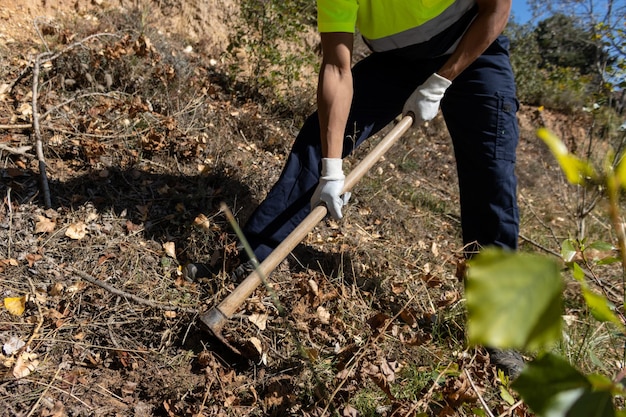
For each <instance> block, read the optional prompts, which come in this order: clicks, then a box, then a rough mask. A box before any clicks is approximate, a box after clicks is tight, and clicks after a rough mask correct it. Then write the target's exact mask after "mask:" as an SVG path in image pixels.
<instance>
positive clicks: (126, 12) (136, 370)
mask: <svg viewBox="0 0 626 417" xmlns="http://www.w3.org/2000/svg"><path fill="white" fill-rule="evenodd" d="M137 4H139V3H138V2H135V1H132V2H130V1H128V2H127V1H125V0H120V1H119V2H113V1H106V0H103V1H97V0H96V1H82V0H72V1H65V0H62V1H57V2H39V1H37V0H28V1H17V0H8V1H3V4H2V6H0V60H2V62H3V66H2V67H1V68H0V109H1V111H0V145H1V146H2V147H1V148H0V155H1V156H2V165H1V166H0V175H1V176H2V182H1V183H0V195H1V196H2V199H3V200H2V204H1V205H0V241H1V242H4V243H3V244H2V245H0V289H1V290H2V296H3V297H4V299H5V302H6V300H7V299H8V300H10V304H11V303H13V304H12V305H13V306H14V305H17V309H15V308H14V307H12V308H11V309H7V308H3V309H2V310H0V343H2V344H3V347H4V353H3V355H2V356H0V359H2V364H1V365H0V372H1V373H2V382H1V383H0V403H1V404H2V405H1V406H0V410H2V411H0V413H2V414H4V415H41V416H64V415H69V416H78V415H95V416H104V415H119V416H122V415H134V416H149V415H159V416H192V415H193V416H202V415H204V416H209V415H211V416H226V415H233V416H243V415H251V416H260V415H276V416H282V415H307V416H321V415H328V414H324V413H325V412H326V413H328V412H334V413H335V414H334V415H357V414H356V413H357V411H358V413H360V414H359V415H386V416H390V415H416V413H418V412H421V413H426V415H436V416H447V415H455V413H456V415H472V413H473V411H472V410H473V409H475V408H480V407H481V405H480V403H479V402H478V396H479V395H480V396H481V397H484V398H485V399H486V400H487V401H488V404H489V407H491V408H492V410H493V411H494V412H497V413H498V414H499V413H502V412H505V411H507V410H511V413H514V414H513V415H516V416H525V415H528V414H527V411H526V409H525V407H524V406H523V405H519V404H515V405H511V404H508V403H507V402H505V401H504V400H503V399H502V398H501V397H500V395H499V385H500V384H501V381H500V380H499V379H498V377H497V374H496V371H495V370H494V369H493V367H491V366H490V365H489V363H488V357H487V355H486V353H485V352H484V351H482V350H481V349H470V348H467V347H466V346H465V343H464V332H463V321H464V307H463V290H462V285H461V282H460V280H459V277H458V276H457V275H458V274H457V268H460V265H461V264H462V260H461V247H460V245H461V242H460V234H459V216H458V207H457V206H458V204H457V200H458V193H457V188H456V172H455V165H454V159H453V154H452V149H451V144H450V140H449V137H448V135H447V133H446V129H445V125H444V122H443V120H442V119H441V117H440V116H439V117H438V118H437V119H435V120H434V121H433V122H432V123H430V124H429V125H428V126H426V127H424V128H421V129H418V130H416V131H415V132H412V133H411V134H410V135H406V136H405V137H404V138H402V139H401V140H400V141H399V143H397V144H396V145H395V146H394V148H392V150H391V151H390V152H389V153H388V154H387V155H386V156H385V157H384V158H383V159H382V160H381V161H380V163H379V164H377V166H376V168H375V169H374V170H372V172H370V173H369V174H368V175H367V176H366V178H364V180H363V181H361V183H359V184H358V186H357V187H356V189H355V190H354V193H353V199H352V201H351V204H350V205H349V206H348V207H347V209H346V214H345V219H344V220H343V221H342V222H341V223H337V222H334V221H332V220H325V221H324V222H322V223H321V224H320V225H319V226H318V227H317V228H316V229H315V230H314V231H313V232H312V233H311V234H310V235H309V236H308V237H307V238H306V239H305V240H304V241H303V242H302V244H301V245H300V246H299V247H298V248H297V249H296V250H295V251H294V253H293V254H291V255H290V256H289V257H288V258H287V260H286V261H285V262H283V263H282V264H281V265H280V266H279V268H278V269H277V271H276V272H275V273H274V274H273V275H272V276H271V280H270V281H271V283H270V284H269V285H268V288H265V287H262V288H259V289H258V290H257V291H255V293H254V294H253V295H252V296H251V297H250V298H249V300H248V301H247V302H246V303H245V304H244V305H243V306H242V308H241V311H240V312H238V313H237V314H236V317H235V318H234V319H233V320H231V321H230V322H229V323H228V325H227V326H226V328H225V329H224V335H225V336H226V337H227V339H228V340H230V341H232V343H234V344H237V345H238V346H240V347H241V348H242V349H245V350H244V353H245V355H244V356H243V357H240V356H236V355H233V354H232V352H230V351H229V350H228V349H225V348H224V346H223V345H221V344H220V343H219V342H217V341H216V340H214V339H213V338H210V337H209V336H208V335H206V334H205V333H204V332H203V331H202V329H201V328H200V327H199V326H198V324H197V323H196V318H197V313H198V312H201V311H204V310H206V309H207V308H210V307H212V306H214V305H216V304H217V303H219V302H220V301H221V300H223V299H224V297H225V296H226V295H227V294H228V293H229V292H230V291H231V290H232V289H233V288H234V287H235V285H236V283H233V282H231V281H230V279H229V277H228V273H227V272H228V271H230V270H231V269H232V268H233V267H234V266H235V265H236V262H237V261H236V259H237V252H236V251H237V249H236V243H237V238H236V236H235V233H234V231H233V228H232V226H231V225H230V224H229V222H228V219H227V216H226V214H225V212H224V209H223V207H224V206H223V205H222V204H225V206H226V207H228V209H229V210H231V211H232V212H233V213H234V216H235V217H236V219H237V220H238V221H239V222H240V223H242V222H244V221H245V219H246V218H247V216H248V215H249V214H250V212H251V211H252V210H253V209H254V207H255V205H256V204H257V203H258V202H259V201H260V200H261V199H262V198H263V196H264V194H265V193H266V192H267V191H268V189H269V187H270V186H271V184H272V183H273V182H274V181H275V179H276V178H277V177H278V175H279V173H280V169H281V167H282V164H283V163H284V160H285V156H286V152H287V151H288V149H289V146H290V143H291V141H292V140H293V137H294V136H295V134H296V133H297V129H298V124H297V123H296V120H301V119H302V117H304V113H302V112H301V113H298V112H297V111H295V110H294V111H293V113H292V115H290V116H285V114H284V113H277V112H272V111H271V109H270V108H268V106H267V103H264V102H262V101H260V100H254V99H250V98H249V97H245V96H242V95H241V93H240V92H239V91H238V90H237V89H236V88H235V86H234V85H233V84H232V78H231V77H230V76H231V75H232V74H229V69H228V66H227V65H226V64H225V56H224V48H225V46H226V43H227V40H228V25H227V24H226V23H224V22H232V20H231V19H235V18H236V13H235V12H236V10H235V4H234V2H233V1H231V0H213V1H209V2H199V1H198V2H192V1H189V2H176V1H163V2H153V3H146V4H144V5H142V6H140V7H136V6H137ZM200 5H204V6H200ZM48 49H49V50H50V51H53V54H51V55H42V54H44V53H45V52H46V51H47V50H48ZM33 63H38V64H39V65H34V64H33ZM35 67H38V68H39V74H37V73H36V71H33V69H34V68H35ZM34 82H37V83H38V85H39V88H38V89H37V91H36V94H35V96H36V98H37V101H36V103H37V107H35V108H34V109H33V107H32V104H33V92H32V86H33V83H34ZM312 100H313V97H312V96H307V97H303V98H302V102H303V103H305V105H303V106H302V108H310V103H312ZM292 116H293V117H292ZM519 118H520V126H521V137H520V145H519V152H518V155H519V163H518V176H519V185H520V187H519V191H520V205H521V211H522V219H523V222H522V234H523V239H522V242H521V243H522V247H523V249H525V250H533V251H534V250H542V251H544V252H545V251H547V252H550V251H552V252H558V251H559V246H558V245H559V241H558V239H556V236H566V235H567V230H568V229H569V228H570V227H571V223H569V222H570V219H569V215H568V213H569V210H570V208H568V201H566V199H564V198H563V189H564V185H563V181H562V178H561V174H560V172H559V170H558V167H557V166H556V164H555V163H554V161H553V158H552V157H551V155H550V154H549V152H548V151H547V149H546V148H545V146H544V145H543V144H542V143H541V142H540V141H539V140H538V139H537V138H536V136H535V133H534V132H535V130H536V129H537V128H538V127H539V126H542V125H546V126H548V127H550V128H551V129H553V130H555V131H556V132H558V133H559V134H561V135H562V136H563V137H566V138H567V139H568V140H573V141H576V140H578V138H582V137H584V135H585V129H584V123H583V121H579V120H576V121H574V120H573V119H572V118H570V117H566V116H563V115H559V114H553V113H551V112H550V111H543V112H538V110H537V109H535V108H531V107H528V106H523V107H522V109H521V112H520V114H519ZM35 120H36V121H37V122H38V124H39V129H37V126H36V125H35V124H34V123H33V122H34V121H35ZM574 122H576V123H574ZM579 122H580V123H583V124H580V125H579V124H577V123H579ZM38 135H40V137H41V139H42V142H43V146H42V151H43V156H44V157H45V165H46V167H47V180H48V182H49V191H50V201H51V204H50V207H46V204H45V195H44V194H45V193H44V191H45V189H44V188H42V186H41V184H40V180H41V177H40V172H41V170H40V167H41V165H40V164H39V163H38V161H37V157H36V156H37V153H36V151H37V149H36V148H35V147H34V145H35V141H36V139H37V137H38ZM379 139H380V138H379V137H377V138H373V139H372V140H371V141H370V142H369V143H368V144H366V145H364V146H363V147H362V148H361V149H359V150H358V151H357V152H356V154H355V155H353V156H352V157H351V158H350V159H349V161H347V163H348V166H350V165H351V164H355V163H357V162H358V160H360V159H361V158H362V157H363V156H364V155H365V154H366V152H367V151H368V150H369V149H371V148H372V147H373V146H374V145H375V144H376V143H377V141H378V140H379ZM546 225H549V228H547V227H546ZM190 261H193V262H197V261H201V262H206V263H209V264H211V265H213V266H214V268H215V271H216V274H215V276H213V277H211V278H210V279H203V280H201V281H200V282H193V283H190V282H187V281H185V280H184V279H183V278H182V274H181V268H182V266H184V265H185V264H186V263H187V262H190ZM270 289H271V291H270ZM22 308H23V311H22ZM9 310H11V311H9ZM461 370H468V372H469V373H467V374H466V373H463V372H461ZM468 375H472V378H473V379H472V380H469V379H468ZM471 384H474V385H476V386H478V387H479V395H477V394H476V391H474V390H473V389H472V388H471ZM329 410H330V411H329ZM393 413H396V414H393Z"/></svg>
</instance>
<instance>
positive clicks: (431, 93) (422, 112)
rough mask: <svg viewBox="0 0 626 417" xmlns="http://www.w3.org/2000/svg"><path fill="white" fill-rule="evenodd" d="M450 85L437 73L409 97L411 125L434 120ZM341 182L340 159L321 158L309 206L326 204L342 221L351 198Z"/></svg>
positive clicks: (407, 110)
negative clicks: (318, 174) (320, 172)
mask: <svg viewBox="0 0 626 417" xmlns="http://www.w3.org/2000/svg"><path fill="white" fill-rule="evenodd" d="M451 84H452V82H451V81H450V80H447V79H446V78H444V77H442V76H440V75H438V74H433V75H431V76H430V77H429V78H428V79H427V80H426V81H425V82H424V84H422V85H420V86H419V87H417V89H416V90H415V91H414V92H413V94H411V96H410V97H409V98H408V100H407V101H406V103H405V104H404V109H402V114H404V115H407V114H409V113H410V114H412V115H413V118H414V120H413V126H416V125H418V124H419V123H422V122H426V121H429V120H432V119H434V118H435V116H436V115H437V112H438V111H439V103H440V102H441V99H442V98H443V95H444V94H445V92H446V90H447V89H448V87H450V85H451ZM344 180H345V176H344V174H343V167H342V160H341V158H322V175H321V177H320V182H319V184H318V185H317V188H316V189H315V192H314V193H313V197H312V198H311V206H312V207H315V206H317V205H319V204H321V203H325V204H326V207H327V208H328V211H329V212H330V214H331V216H332V217H333V218H335V219H337V220H339V219H341V218H342V217H343V214H342V213H341V208H342V207H343V206H344V205H346V204H347V203H348V200H349V199H350V193H349V192H347V193H343V186H344Z"/></svg>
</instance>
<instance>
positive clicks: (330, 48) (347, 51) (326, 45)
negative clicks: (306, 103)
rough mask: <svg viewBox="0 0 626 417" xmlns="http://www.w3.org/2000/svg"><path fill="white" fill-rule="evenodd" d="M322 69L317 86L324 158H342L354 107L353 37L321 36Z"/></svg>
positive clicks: (338, 34)
mask: <svg viewBox="0 0 626 417" xmlns="http://www.w3.org/2000/svg"><path fill="white" fill-rule="evenodd" d="M321 39H322V53H323V60H322V67H321V69H320V74H319V81H318V86H317V107H318V114H319V120H320V132H321V138H320V139H321V141H322V156H323V157H324V158H341V155H342V151H343V137H344V133H345V130H346V123H347V121H348V115H349V113H350V106H351V105H352V68H351V61H352V42H353V34H352V33H341V32H337V33H322V34H321Z"/></svg>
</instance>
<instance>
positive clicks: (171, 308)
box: [70, 267, 198, 314]
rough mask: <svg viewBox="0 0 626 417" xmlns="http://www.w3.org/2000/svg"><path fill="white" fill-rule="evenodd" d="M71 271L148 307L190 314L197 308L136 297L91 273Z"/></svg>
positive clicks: (73, 269) (111, 291) (72, 269)
mask: <svg viewBox="0 0 626 417" xmlns="http://www.w3.org/2000/svg"><path fill="white" fill-rule="evenodd" d="M70 269H71V271H72V272H73V273H75V274H76V275H78V276H79V277H81V278H82V279H84V280H85V281H87V282H90V283H92V284H94V285H97V286H98V287H100V288H104V289H105V290H107V291H108V292H110V293H111V294H115V295H119V296H122V297H124V298H128V299H130V300H133V301H134V302H136V303H138V304H142V305H145V306H148V307H152V308H158V309H160V310H165V311H177V312H180V313H190V314H197V313H198V310H197V309H195V308H187V307H179V306H173V305H165V304H160V303H155V302H154V301H151V300H146V299H145V298H141V297H138V296H136V295H134V294H130V293H127V292H125V291H122V290H119V289H117V288H115V287H113V286H111V285H109V284H107V283H105V282H102V281H100V280H99V279H97V278H95V277H92V276H91V275H89V274H87V273H86V272H83V271H79V270H77V269H76V268H72V267H70Z"/></svg>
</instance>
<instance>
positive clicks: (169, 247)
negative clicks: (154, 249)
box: [163, 242, 176, 259]
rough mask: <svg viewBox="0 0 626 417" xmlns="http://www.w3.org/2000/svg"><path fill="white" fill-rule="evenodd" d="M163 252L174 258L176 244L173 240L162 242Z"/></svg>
mask: <svg viewBox="0 0 626 417" xmlns="http://www.w3.org/2000/svg"><path fill="white" fill-rule="evenodd" d="M163 249H165V254H166V255H167V256H169V257H170V258H172V259H176V244H175V243H174V242H165V243H164V244H163Z"/></svg>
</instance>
